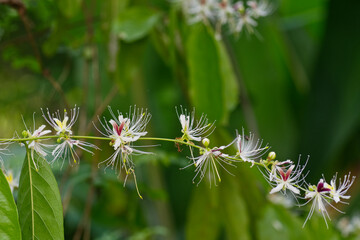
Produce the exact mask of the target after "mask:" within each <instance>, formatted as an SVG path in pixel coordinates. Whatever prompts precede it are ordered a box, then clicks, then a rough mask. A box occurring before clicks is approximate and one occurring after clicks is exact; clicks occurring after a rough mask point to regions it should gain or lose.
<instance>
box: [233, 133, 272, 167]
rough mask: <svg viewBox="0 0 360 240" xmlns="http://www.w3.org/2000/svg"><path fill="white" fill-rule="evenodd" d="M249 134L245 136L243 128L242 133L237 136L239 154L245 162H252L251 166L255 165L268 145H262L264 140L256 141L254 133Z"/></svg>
mask: <svg viewBox="0 0 360 240" xmlns="http://www.w3.org/2000/svg"><path fill="white" fill-rule="evenodd" d="M249 135H250V136H249V137H247V136H245V134H244V129H243V130H242V135H238V136H237V137H236V146H237V149H238V152H237V156H240V158H241V159H242V160H243V161H244V162H250V163H252V165H251V166H253V165H254V163H255V160H257V159H259V158H260V157H261V156H262V155H263V154H264V153H265V152H266V150H267V149H268V146H267V145H266V146H265V147H261V145H262V140H261V141H260V140H256V142H255V141H254V140H255V139H254V137H255V136H254V134H252V133H250V134H249Z"/></svg>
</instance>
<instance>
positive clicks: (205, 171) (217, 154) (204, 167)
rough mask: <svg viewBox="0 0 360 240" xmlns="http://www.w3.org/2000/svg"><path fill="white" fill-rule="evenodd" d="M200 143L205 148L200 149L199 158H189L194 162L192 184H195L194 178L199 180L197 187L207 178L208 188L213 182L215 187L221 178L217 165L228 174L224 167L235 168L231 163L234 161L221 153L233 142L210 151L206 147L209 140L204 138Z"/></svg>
mask: <svg viewBox="0 0 360 240" xmlns="http://www.w3.org/2000/svg"><path fill="white" fill-rule="evenodd" d="M202 142H203V144H204V146H205V148H203V149H200V156H198V157H192V158H191V159H192V160H193V161H194V164H195V173H196V174H195V176H194V178H193V183H194V182H195V179H196V178H199V181H198V183H197V185H199V183H200V182H201V181H202V180H203V178H204V177H205V176H207V177H208V180H209V183H210V186H211V184H212V182H214V184H215V186H216V185H217V182H221V177H220V173H219V170H218V168H217V165H219V166H220V167H222V168H223V169H224V170H225V171H226V172H228V173H229V174H231V173H230V172H229V171H228V170H227V169H226V168H225V165H229V166H232V167H236V166H235V165H233V164H232V162H235V161H236V160H234V159H233V158H231V157H230V156H229V155H228V154H225V153H223V152H222V151H223V150H224V149H225V148H227V147H229V146H231V145H232V144H233V143H234V141H233V142H231V143H230V144H228V145H227V146H221V147H214V148H212V149H210V148H209V147H208V146H209V144H210V141H209V139H207V138H204V139H203V141H202ZM190 165H192V164H190ZM190 165H188V166H190Z"/></svg>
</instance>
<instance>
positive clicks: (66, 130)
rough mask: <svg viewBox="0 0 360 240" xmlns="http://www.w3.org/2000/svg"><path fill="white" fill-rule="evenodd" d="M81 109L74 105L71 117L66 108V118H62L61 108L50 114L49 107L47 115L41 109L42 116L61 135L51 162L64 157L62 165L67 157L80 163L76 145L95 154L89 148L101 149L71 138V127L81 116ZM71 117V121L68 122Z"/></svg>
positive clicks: (70, 160)
mask: <svg viewBox="0 0 360 240" xmlns="http://www.w3.org/2000/svg"><path fill="white" fill-rule="evenodd" d="M79 110H80V108H79V107H74V108H73V109H71V110H70V118H69V117H68V115H67V111H66V110H64V119H63V120H61V115H60V112H59V110H58V111H56V112H55V113H53V114H50V112H49V109H47V115H45V113H44V111H43V110H42V109H41V111H42V113H43V115H42V116H43V117H44V119H45V120H46V121H47V122H48V123H49V125H50V126H52V127H53V128H54V129H55V131H56V135H58V136H59V138H58V140H57V141H58V145H57V146H56V148H55V149H54V150H53V151H52V153H51V154H52V156H53V157H54V158H53V160H52V161H51V162H50V163H53V162H55V161H56V160H57V159H59V158H61V159H63V162H62V165H63V164H64V161H65V160H66V159H69V162H70V164H71V163H72V162H74V163H78V162H79V160H80V159H79V156H78V154H77V153H76V151H75V149H74V147H75V146H77V147H78V148H80V149H82V150H84V151H86V152H88V153H91V154H93V155H94V153H93V152H91V151H90V150H89V149H87V148H94V149H99V148H98V147H97V146H95V145H94V144H91V143H88V142H84V141H80V140H75V139H72V138H71V136H72V133H73V132H72V130H71V128H72V127H73V125H74V124H75V122H76V120H77V119H78V117H79ZM69 119H70V122H69V123H68V121H69Z"/></svg>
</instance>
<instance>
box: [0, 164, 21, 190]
mask: <svg viewBox="0 0 360 240" xmlns="http://www.w3.org/2000/svg"><path fill="white" fill-rule="evenodd" d="M3 172H4V175H5V178H6V180H7V181H8V183H9V186H10V190H11V192H12V193H13V192H14V189H15V188H18V187H19V178H20V176H17V177H15V176H14V175H13V172H12V171H11V170H8V171H6V170H5V171H4V170H3Z"/></svg>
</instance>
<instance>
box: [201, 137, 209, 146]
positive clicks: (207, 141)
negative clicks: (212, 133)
mask: <svg viewBox="0 0 360 240" xmlns="http://www.w3.org/2000/svg"><path fill="white" fill-rule="evenodd" d="M202 144H204V146H205V147H206V148H207V147H208V146H209V144H210V140H209V139H208V138H203V140H202Z"/></svg>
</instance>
